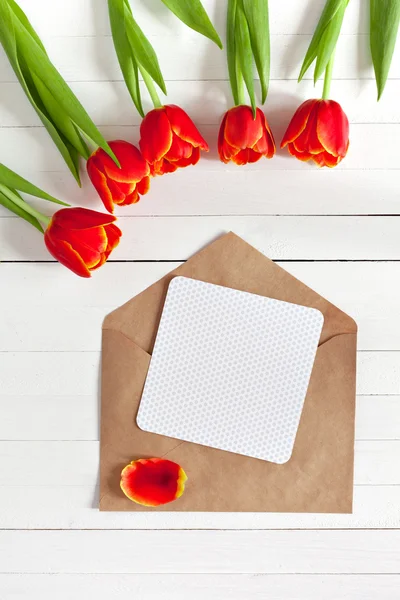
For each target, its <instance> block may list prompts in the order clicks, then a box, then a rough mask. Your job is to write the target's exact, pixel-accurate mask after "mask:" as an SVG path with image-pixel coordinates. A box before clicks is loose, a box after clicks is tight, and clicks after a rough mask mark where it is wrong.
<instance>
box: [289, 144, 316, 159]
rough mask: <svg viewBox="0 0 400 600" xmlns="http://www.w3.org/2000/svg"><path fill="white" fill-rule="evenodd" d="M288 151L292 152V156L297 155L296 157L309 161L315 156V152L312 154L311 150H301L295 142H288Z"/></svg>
mask: <svg viewBox="0 0 400 600" xmlns="http://www.w3.org/2000/svg"><path fill="white" fill-rule="evenodd" d="M288 151H289V154H291V155H292V156H295V157H296V158H298V159H299V160H301V161H303V162H307V161H309V160H310V159H311V158H314V155H313V154H310V153H309V152H299V151H298V150H297V149H296V147H295V145H294V144H291V143H290V144H288Z"/></svg>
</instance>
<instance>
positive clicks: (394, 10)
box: [370, 0, 400, 100]
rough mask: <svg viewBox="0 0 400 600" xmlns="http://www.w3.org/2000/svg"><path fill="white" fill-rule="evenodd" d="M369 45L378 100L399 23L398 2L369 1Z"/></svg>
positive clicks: (399, 6)
mask: <svg viewBox="0 0 400 600" xmlns="http://www.w3.org/2000/svg"><path fill="white" fill-rule="evenodd" d="M370 14H371V31H370V45H371V54H372V62H373V64H374V70H375V79H376V85H377V88H378V100H379V99H380V97H381V96H382V94H383V90H384V89H385V85H386V80H387V78H388V75H389V70H390V65H391V63H392V58H393V52H394V48H395V45H396V40H397V34H398V31H399V23H400V0H370Z"/></svg>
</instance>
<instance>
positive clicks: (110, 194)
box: [87, 140, 150, 212]
mask: <svg viewBox="0 0 400 600" xmlns="http://www.w3.org/2000/svg"><path fill="white" fill-rule="evenodd" d="M109 146H110V148H111V150H112V151H113V152H114V154H115V156H116V157H117V158H118V160H119V163H120V165H121V168H118V166H117V165H116V164H115V162H114V161H113V160H112V159H111V158H110V157H109V156H108V154H106V153H105V152H104V150H102V149H101V148H98V149H97V150H96V151H95V152H94V153H93V154H92V156H91V157H90V158H89V160H88V161H87V171H88V174H89V177H90V179H91V181H92V183H93V185H94V187H95V188H96V190H97V192H98V194H99V196H100V198H101V199H102V201H103V204H104V206H105V207H106V209H107V210H108V211H109V212H114V204H118V205H119V206H125V205H126V204H134V203H136V202H139V200H140V194H141V195H144V194H146V193H147V192H148V191H149V187H150V177H149V176H150V167H149V165H148V164H147V162H146V161H145V160H144V158H143V156H142V155H141V154H140V152H139V150H138V149H137V148H136V147H135V146H133V144H129V143H128V142H123V141H121V140H117V141H115V142H109Z"/></svg>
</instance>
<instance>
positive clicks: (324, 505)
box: [100, 233, 357, 513]
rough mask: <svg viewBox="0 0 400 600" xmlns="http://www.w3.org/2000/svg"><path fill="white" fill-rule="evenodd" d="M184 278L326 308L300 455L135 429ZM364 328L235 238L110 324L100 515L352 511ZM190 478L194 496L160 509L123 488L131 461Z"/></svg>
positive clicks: (298, 439)
mask: <svg viewBox="0 0 400 600" xmlns="http://www.w3.org/2000/svg"><path fill="white" fill-rule="evenodd" d="M176 275H184V276H186V277H192V278H193V279H199V280H201V281H208V282H210V283H215V284H219V285H223V286H226V287H230V288H235V289H238V290H244V291H247V292H252V293H254V294H260V295H262V296H268V297H270V298H276V299H279V300H286V301H287V302H294V303H297V304H302V305H304V306H311V307H314V308H318V309H319V310H320V311H321V312H322V313H323V315H324V318H325V322H324V327H323V330H322V334H321V340H320V346H319V348H318V352H317V357H316V361H315V364H314V369H313V372H312V377H311V382H310V386H309V389H308V393H307V398H306V401H305V405H304V410H303V414H302V417H301V421H300V427H299V431H298V434H297V437H296V442H295V446H294V451H293V455H292V458H291V459H290V460H289V462H288V463H286V464H284V465H277V464H273V463H269V462H265V461H262V460H257V459H254V458H248V457H245V456H240V455H238V454H232V453H230V452H224V451H221V450H215V449H213V448H207V447H205V446H199V445H197V444H192V443H188V442H182V441H179V440H175V439H172V438H168V437H164V436H161V435H156V434H152V433H147V432H145V431H142V430H140V429H139V428H138V426H137V425H136V413H137V410H138V407H139V403H140V398H141V394H142V391H143V386H144V382H145V379H146V374H147V369H148V366H149V363H150V358H151V352H152V348H153V345H154V341H155V337H156V334H157V328H158V323H159V319H160V315H161V312H162V308H163V305H164V299H165V295H166V292H167V289H168V284H169V282H170V281H171V279H172V278H173V277H175V276H176ZM356 341H357V325H356V323H355V322H354V321H353V319H351V318H350V317H349V316H347V315H346V314H345V313H343V312H342V311H340V310H339V309H338V308H336V307H335V306H333V305H332V304H330V303H329V302H328V301H327V300H325V299H324V298H321V296H319V295H318V294H317V293H316V292H314V291H312V290H311V289H310V288H308V287H307V286H305V285H304V284H303V283H301V282H300V281H298V280H297V279H295V278H294V277H292V276H291V275H289V274H288V273H287V272H286V271H284V270H283V269H282V268H281V267H279V266H278V265H276V264H274V263H273V262H272V261H270V260H269V259H268V258H266V257H265V256H263V255H262V254H260V253H259V252H258V251H257V250H255V249H254V248H252V247H251V246H249V245H248V244H247V243H246V242H244V241H243V240H242V239H240V238H239V237H237V236H236V235H234V234H233V233H229V234H227V235H224V236H223V237H221V238H220V239H218V240H217V241H216V242H214V243H212V244H211V245H210V246H208V247H206V248H205V249H204V250H202V251H201V252H199V253H198V254H196V255H195V256H193V257H192V258H191V259H190V260H188V261H187V262H186V263H185V264H184V265H182V266H181V267H179V268H178V269H176V270H175V271H173V272H171V273H169V274H168V275H166V276H165V277H164V278H163V279H161V280H160V281H158V282H157V283H155V284H154V285H152V286H151V287H150V288H148V289H147V290H145V291H144V292H142V293H141V294H139V295H138V296H136V297H135V298H133V299H132V300H130V301H129V302H128V303H127V304H125V305H124V306H122V307H121V308H118V309H117V310H115V311H114V312H112V313H111V314H110V315H108V316H107V317H106V319H105V321H104V326H103V347H102V352H103V354H102V407H101V410H102V414H101V466H100V510H108V511H143V510H165V511H254V512H257V511H265V512H270V511H272V512H330V513H348V512H351V511H352V496H353V464H354V416H355V415H354V413H355V380H356ZM163 456H168V458H169V459H171V460H173V461H175V462H177V463H179V464H180V465H181V466H182V467H183V468H184V469H185V471H186V473H187V475H188V478H189V480H188V482H187V486H186V491H185V493H184V494H183V496H182V497H181V498H179V499H178V500H177V501H175V502H173V503H171V504H168V505H165V506H164V507H160V508H158V509H154V508H145V507H142V506H139V505H137V504H135V503H133V502H131V501H130V500H128V499H127V498H126V497H125V496H124V494H123V493H122V491H121V490H120V487H119V481H120V474H121V470H122V468H123V467H124V466H125V465H127V464H128V463H129V462H130V461H132V460H134V459H137V458H145V457H163Z"/></svg>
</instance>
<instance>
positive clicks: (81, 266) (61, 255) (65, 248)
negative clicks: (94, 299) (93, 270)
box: [44, 232, 91, 277]
mask: <svg viewBox="0 0 400 600" xmlns="http://www.w3.org/2000/svg"><path fill="white" fill-rule="evenodd" d="M44 241H45V244H46V247H47V250H48V251H49V252H50V254H51V255H52V256H53V258H55V259H56V260H58V262H59V263H61V264H62V265H64V267H67V269H70V271H72V272H73V273H75V275H79V277H91V275H90V271H89V269H88V268H87V266H86V265H85V263H84V261H83V260H82V258H81V257H80V256H79V254H78V253H77V252H75V250H74V249H73V248H72V246H71V244H68V243H67V242H64V241H63V240H53V239H52V238H51V236H50V235H48V233H47V232H46V233H45V235H44Z"/></svg>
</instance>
